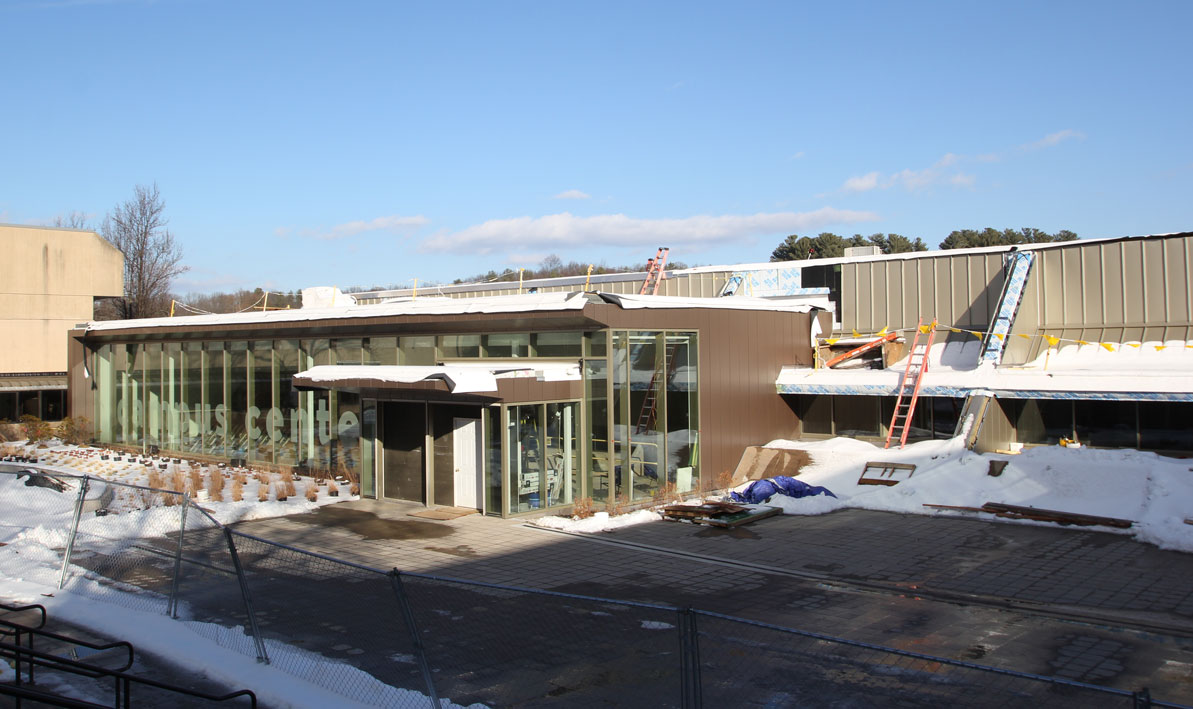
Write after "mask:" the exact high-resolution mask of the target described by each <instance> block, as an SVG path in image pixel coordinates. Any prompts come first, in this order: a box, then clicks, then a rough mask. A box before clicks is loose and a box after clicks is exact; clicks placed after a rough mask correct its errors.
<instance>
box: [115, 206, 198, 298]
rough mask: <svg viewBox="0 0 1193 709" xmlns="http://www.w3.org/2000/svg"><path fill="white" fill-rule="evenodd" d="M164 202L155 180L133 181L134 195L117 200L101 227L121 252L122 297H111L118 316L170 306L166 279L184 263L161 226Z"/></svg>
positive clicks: (181, 270)
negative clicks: (127, 198)
mask: <svg viewBox="0 0 1193 709" xmlns="http://www.w3.org/2000/svg"><path fill="white" fill-rule="evenodd" d="M165 208H166V204H165V202H163V201H162V198H161V195H160V194H159V193H158V191H157V185H156V184H154V185H153V186H152V187H145V186H144V185H137V186H136V188H135V189H134V191H133V198H132V199H130V200H128V201H126V202H124V203H122V204H119V205H117V206H116V208H115V209H113V210H112V211H111V212H110V213H109V214H108V215H107V216H106V217H104V223H103V226H101V227H100V233H101V234H102V235H103V237H104V238H105V239H107V240H108V241H110V242H111V243H112V245H113V246H115V247H116V248H118V249H120V252H121V253H123V254H124V297H123V298H121V299H119V300H117V301H115V303H114V304H115V306H116V307H115V310H116V316H117V317H119V318H125V319H127V318H151V317H157V316H161V315H166V314H167V313H168V312H169V310H170V282H171V281H172V280H174V278H175V277H176V276H179V275H181V274H183V273H185V272H186V271H187V270H188V269H187V267H186V266H183V265H182V247H181V246H179V245H178V243H177V242H176V241H174V235H173V234H171V233H170V231H169V230H168V229H167V228H166V224H167V223H168V220H166V219H165V217H163V216H162V213H163V212H164V211H165Z"/></svg>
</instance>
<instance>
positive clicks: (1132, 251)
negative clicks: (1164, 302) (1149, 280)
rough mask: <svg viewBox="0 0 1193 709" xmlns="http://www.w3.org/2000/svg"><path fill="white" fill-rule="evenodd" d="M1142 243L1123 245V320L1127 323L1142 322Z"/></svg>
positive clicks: (1128, 242)
mask: <svg viewBox="0 0 1193 709" xmlns="http://www.w3.org/2000/svg"><path fill="white" fill-rule="evenodd" d="M1143 279H1144V270H1143V242H1140V241H1127V242H1124V243H1123V283H1124V285H1125V288H1124V293H1123V304H1124V307H1123V311H1124V319H1125V320H1126V321H1127V322H1143V321H1144V309H1143V306H1144V300H1143Z"/></svg>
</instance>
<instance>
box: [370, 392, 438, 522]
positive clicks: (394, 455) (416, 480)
mask: <svg viewBox="0 0 1193 709" xmlns="http://www.w3.org/2000/svg"><path fill="white" fill-rule="evenodd" d="M381 431H382V433H381V447H382V455H381V461H382V462H381V470H382V473H381V477H382V484H381V495H382V497H385V498H388V499H391V500H411V501H414V502H426V501H427V480H426V475H425V473H424V470H425V468H424V466H423V460H424V449H425V446H426V439H427V405H426V404H422V403H411V402H404V401H398V402H385V403H382V404H381Z"/></svg>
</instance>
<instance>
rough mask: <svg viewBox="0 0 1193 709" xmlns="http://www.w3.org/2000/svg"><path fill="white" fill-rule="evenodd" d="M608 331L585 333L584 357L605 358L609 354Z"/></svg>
mask: <svg viewBox="0 0 1193 709" xmlns="http://www.w3.org/2000/svg"><path fill="white" fill-rule="evenodd" d="M608 339H609V331H608V330H598V331H596V332H586V333H584V356H585V357H604V356H605V355H606V354H607V353H608V349H609V348H608V344H607V341H608Z"/></svg>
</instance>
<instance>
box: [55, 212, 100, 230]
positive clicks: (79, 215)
mask: <svg viewBox="0 0 1193 709" xmlns="http://www.w3.org/2000/svg"><path fill="white" fill-rule="evenodd" d="M88 221H89V220H88V218H87V215H86V214H85V213H83V212H79V211H74V212H71V213H70V214H65V215H63V214H59V215H58V216H56V217H54V226H56V227H58V228H60V229H88V230H90V229H91V226H90V225H88V223H87V222H88Z"/></svg>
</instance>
